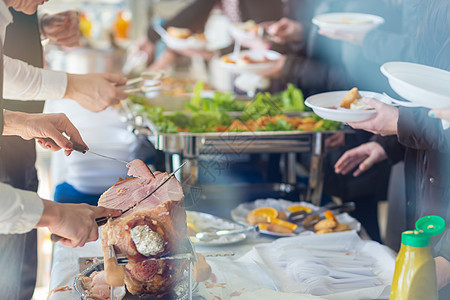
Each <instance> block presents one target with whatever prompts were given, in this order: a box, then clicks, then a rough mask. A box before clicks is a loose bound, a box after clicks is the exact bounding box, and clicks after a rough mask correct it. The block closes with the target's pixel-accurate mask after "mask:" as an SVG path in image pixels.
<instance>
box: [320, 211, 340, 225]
mask: <svg viewBox="0 0 450 300" xmlns="http://www.w3.org/2000/svg"><path fill="white" fill-rule="evenodd" d="M323 215H324V216H325V219H327V220H333V221H335V222H336V224H339V222H338V220H336V217H335V216H334V214H333V213H332V212H331V210H327V211H326V212H324V213H323Z"/></svg>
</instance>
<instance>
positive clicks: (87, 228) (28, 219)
mask: <svg viewBox="0 0 450 300" xmlns="http://www.w3.org/2000/svg"><path fill="white" fill-rule="evenodd" d="M0 194H1V195H2V201H0V207H1V209H0V233H1V234H18V233H26V232H28V231H30V230H31V229H33V228H37V227H48V228H49V230H50V231H51V232H52V233H55V234H58V235H60V236H63V237H64V239H63V240H61V243H63V244H64V245H66V246H69V247H81V246H83V245H84V244H85V243H87V242H90V241H95V240H96V239H97V238H98V226H97V224H96V222H95V219H96V218H101V217H107V216H119V215H120V214H121V212H120V211H118V210H115V209H109V208H104V207H96V206H90V205H87V204H62V203H57V202H53V201H49V200H43V199H41V198H40V197H39V196H38V195H37V194H36V193H34V192H30V191H24V190H19V189H15V188H13V187H11V186H9V185H7V184H4V183H0Z"/></svg>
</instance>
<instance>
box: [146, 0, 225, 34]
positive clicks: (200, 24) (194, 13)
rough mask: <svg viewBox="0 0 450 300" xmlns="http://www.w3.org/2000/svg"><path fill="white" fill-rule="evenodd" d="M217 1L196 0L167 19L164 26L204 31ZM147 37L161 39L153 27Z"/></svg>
mask: <svg viewBox="0 0 450 300" xmlns="http://www.w3.org/2000/svg"><path fill="white" fill-rule="evenodd" d="M217 2H218V1H216V0H196V1H195V2H193V3H192V4H190V5H189V6H188V7H186V8H184V9H183V10H182V11H181V12H179V13H178V14H177V15H176V16H175V17H173V18H172V19H170V20H169V21H167V22H166V23H165V24H164V25H163V27H164V28H167V27H169V26H174V27H183V28H189V29H190V30H191V31H193V32H203V30H204V27H205V24H206V21H207V20H208V17H209V13H210V12H211V10H212V9H213V7H214V5H215V4H216V3H217ZM147 37H148V39H149V40H150V41H152V42H156V41H157V40H159V39H160V36H159V34H158V33H156V31H155V30H154V29H153V27H150V28H149V29H148V32H147Z"/></svg>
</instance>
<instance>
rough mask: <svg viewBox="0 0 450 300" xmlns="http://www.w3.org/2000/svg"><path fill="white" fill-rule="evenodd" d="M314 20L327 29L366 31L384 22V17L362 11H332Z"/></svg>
mask: <svg viewBox="0 0 450 300" xmlns="http://www.w3.org/2000/svg"><path fill="white" fill-rule="evenodd" d="M345 20H347V22H345ZM312 22H313V23H314V24H316V25H317V26H319V28H320V29H322V30H325V31H346V32H359V33H364V32H368V31H369V30H372V29H374V28H376V27H377V26H379V25H381V24H383V23H384V19H383V18H382V17H379V16H375V15H369V14H361V13H330V14H323V15H318V16H315V17H314V18H313V20H312Z"/></svg>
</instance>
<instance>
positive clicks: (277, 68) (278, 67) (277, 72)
mask: <svg viewBox="0 0 450 300" xmlns="http://www.w3.org/2000/svg"><path fill="white" fill-rule="evenodd" d="M285 62H286V55H282V56H281V57H280V58H279V59H278V60H277V61H276V63H275V65H274V66H273V67H271V68H270V69H268V70H266V71H264V72H261V73H259V75H260V76H262V77H267V78H280V77H281V74H282V72H283V67H284V63H285Z"/></svg>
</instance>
